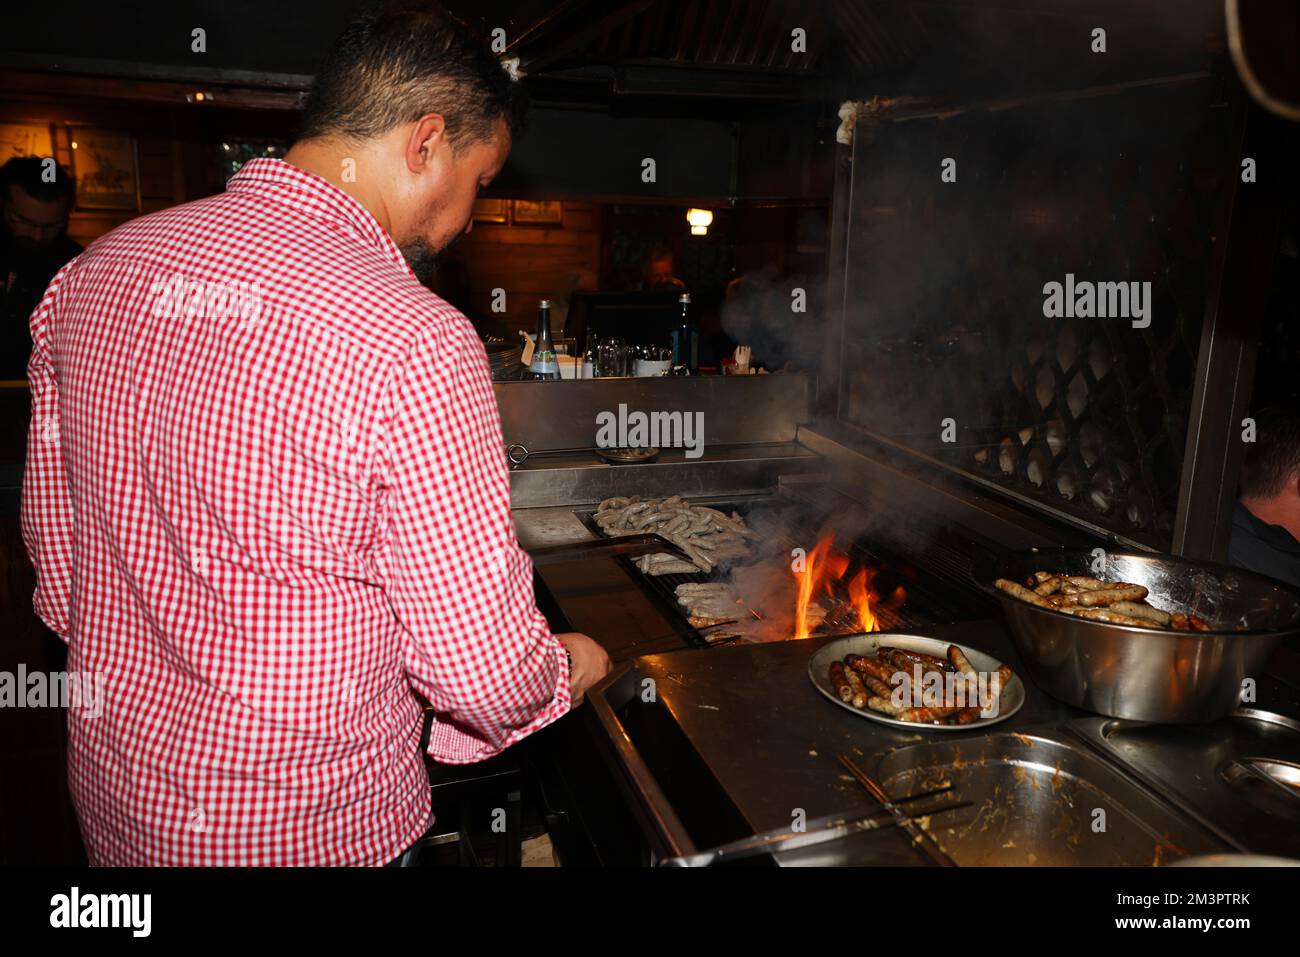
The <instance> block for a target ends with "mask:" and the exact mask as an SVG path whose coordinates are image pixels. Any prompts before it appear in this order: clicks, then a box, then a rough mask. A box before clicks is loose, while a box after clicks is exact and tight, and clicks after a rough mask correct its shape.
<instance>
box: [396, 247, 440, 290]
mask: <svg viewBox="0 0 1300 957" xmlns="http://www.w3.org/2000/svg"><path fill="white" fill-rule="evenodd" d="M401 250H402V256H403V258H405V259H406V264H407V265H408V266H410V267H411V272H413V273H415V278H416V279H418V280H420V282H421V283H428V282H429V280H431V279H432V278H433V275H434V273H436V272H437V271H438V262H439V260H440V259H442V254H443V253H445V252H446V251H447V247H445V246H444V247H443V248H442V249H434V248H433V244H432V243H431V242H429V241H428V240H427V239H425V238H424V237H423V236H421V237H420V238H419V239H415V240H412V241H411V242H409V243H407V244H406V245H405V246H402V247H401Z"/></svg>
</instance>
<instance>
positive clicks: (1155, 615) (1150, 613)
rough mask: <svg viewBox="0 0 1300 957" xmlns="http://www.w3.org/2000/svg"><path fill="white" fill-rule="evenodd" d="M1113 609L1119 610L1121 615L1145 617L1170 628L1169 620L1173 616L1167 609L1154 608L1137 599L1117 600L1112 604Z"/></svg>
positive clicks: (1111, 608)
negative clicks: (1136, 600)
mask: <svg viewBox="0 0 1300 957" xmlns="http://www.w3.org/2000/svg"><path fill="white" fill-rule="evenodd" d="M1110 610H1111V611H1117V612H1119V613H1120V614H1121V615H1128V616H1129V617H1131V618H1145V619H1146V620H1147V621H1154V622H1155V623H1156V624H1157V625H1160V626H1162V627H1165V628H1168V627H1169V622H1170V620H1171V619H1172V618H1173V616H1172V615H1170V614H1169V612H1167V611H1161V610H1160V609H1159V608H1152V607H1151V606H1150V605H1145V604H1139V603H1137V602H1135V601H1117V602H1115V603H1114V604H1112V605H1111V606H1110Z"/></svg>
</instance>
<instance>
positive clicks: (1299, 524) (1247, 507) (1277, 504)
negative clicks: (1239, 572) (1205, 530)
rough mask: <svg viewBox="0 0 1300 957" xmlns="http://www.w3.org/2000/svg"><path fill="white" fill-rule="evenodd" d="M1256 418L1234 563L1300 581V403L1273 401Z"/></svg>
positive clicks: (1235, 522) (1244, 469) (1231, 548)
mask: <svg viewBox="0 0 1300 957" xmlns="http://www.w3.org/2000/svg"><path fill="white" fill-rule="evenodd" d="M1254 418H1255V441H1254V442H1247V443H1246V445H1245V451H1244V454H1243V457H1242V464H1241V482H1240V488H1239V497H1238V500H1237V507H1236V511H1235V513H1234V514H1233V519H1232V535H1231V537H1230V539H1229V541H1228V564H1230V565H1234V566H1236V567H1238V568H1245V569H1247V570H1249V571H1253V572H1259V573H1260V574H1261V575H1268V576H1269V577H1270V578H1276V579H1278V580H1279V581H1284V582H1287V583H1289V584H1291V585H1296V586H1300V405H1297V404H1296V403H1295V402H1290V401H1288V402H1286V403H1281V404H1276V405H1272V406H1269V407H1267V408H1265V409H1262V410H1261V411H1260V412H1259V413H1257V414H1256V415H1255V417H1254Z"/></svg>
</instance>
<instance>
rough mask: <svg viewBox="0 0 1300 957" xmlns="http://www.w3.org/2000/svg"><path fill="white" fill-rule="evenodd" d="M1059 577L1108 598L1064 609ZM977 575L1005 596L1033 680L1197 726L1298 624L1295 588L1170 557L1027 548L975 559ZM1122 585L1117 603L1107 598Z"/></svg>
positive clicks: (1230, 702) (1140, 716)
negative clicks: (1055, 592)
mask: <svg viewBox="0 0 1300 957" xmlns="http://www.w3.org/2000/svg"><path fill="white" fill-rule="evenodd" d="M1043 573H1046V578H1044V574H1043ZM1051 578H1056V579H1057V580H1058V581H1059V580H1066V579H1071V578H1073V579H1077V580H1078V581H1079V587H1080V588H1081V589H1083V588H1085V587H1087V588H1092V589H1096V590H1098V591H1100V589H1099V588H1098V586H1099V585H1101V584H1102V583H1103V582H1104V583H1105V585H1106V589H1107V590H1108V592H1111V593H1112V594H1108V595H1103V596H1097V597H1096V601H1095V602H1094V601H1093V599H1092V598H1090V599H1087V601H1088V602H1089V604H1090V607H1088V608H1087V609H1081V608H1079V607H1075V606H1071V607H1070V609H1069V610H1066V611H1062V610H1060V609H1059V608H1057V607H1052V606H1051V604H1050V601H1070V600H1071V599H1070V598H1065V597H1061V596H1058V597H1057V598H1052V594H1051V589H1052V588H1053V585H1054V583H1053V582H1052V581H1050V580H1049V579H1051ZM975 580H976V581H977V582H978V583H979V585H980V586H981V587H982V588H984V589H985V590H986V591H988V592H989V593H990V594H992V595H993V596H994V597H995V598H997V599H998V600H999V601H1000V602H1001V604H1002V609H1003V611H1004V612H1005V613H1006V618H1007V624H1008V625H1009V627H1010V630H1011V636H1012V638H1013V639H1014V640H1015V643H1016V647H1017V648H1018V650H1019V651H1020V654H1021V656H1022V657H1023V658H1024V661H1025V668H1026V670H1027V671H1028V672H1029V676H1030V677H1031V678H1032V679H1033V680H1034V682H1035V683H1036V684H1037V685H1039V686H1040V687H1041V688H1042V689H1043V690H1044V691H1046V692H1047V693H1048V694H1050V695H1052V696H1053V697H1055V698H1058V699H1060V700H1061V701H1064V702H1066V703H1067V704H1071V705H1074V706H1075V707H1079V708H1085V709H1087V710H1088V711H1094V712H1097V713H1098V714H1104V715H1109V716H1110V717H1114V718H1128V719H1131V720H1135V721H1150V722H1156V723H1161V724H1198V723H1206V722H1210V721H1217V720H1218V719H1219V718H1223V717H1226V716H1227V715H1228V714H1230V713H1231V712H1232V711H1233V710H1234V709H1235V708H1237V706H1238V703H1239V701H1240V699H1241V692H1242V689H1243V682H1244V681H1245V679H1247V678H1254V679H1256V680H1258V679H1259V678H1260V677H1261V673H1262V670H1263V668H1264V665H1265V663H1266V662H1267V661H1268V658H1269V657H1270V655H1272V653H1273V650H1274V649H1275V648H1276V647H1277V645H1278V643H1279V642H1280V641H1281V640H1282V639H1283V638H1284V637H1286V636H1287V635H1290V634H1295V633H1297V632H1300V591H1298V590H1297V589H1294V588H1292V587H1291V586H1289V585H1285V584H1283V583H1282V582H1279V581H1275V580H1273V579H1271V578H1266V577H1265V576H1263V575H1257V574H1255V573H1254V572H1248V571H1243V570H1241V569H1236V568H1230V567H1228V566H1226V565H1216V564H1211V563H1209V562H1196V561H1187V560H1184V559H1180V558H1174V557H1172V556H1168V555H1159V554H1154V553H1141V552H1104V553H1103V552H1101V550H1093V551H1088V550H1082V549H1080V550H1069V549H1031V550H1029V551H1024V552H1016V553H1012V554H1009V555H1005V556H1003V557H1001V558H989V559H987V560H985V561H984V562H981V563H979V564H978V565H977V567H976V569H975ZM1087 582H1091V584H1090V585H1088V584H1087ZM1012 585H1014V586H1015V587H1014V588H1012V587H1011V586H1012ZM1055 587H1056V588H1058V590H1059V588H1060V587H1061V585H1060V584H1059V583H1057V584H1056V585H1055ZM1066 587H1073V586H1066ZM1115 591H1119V592H1120V594H1119V596H1118V597H1119V598H1120V599H1122V600H1121V601H1114V600H1111V599H1112V597H1113V592H1115ZM1044 592H1046V594H1044ZM1080 593H1082V592H1075V593H1074V594H1075V595H1076V596H1077V595H1078V594H1080ZM1031 596H1036V597H1031ZM1121 609H1122V610H1121ZM1130 612H1131V613H1132V614H1130ZM1084 616H1088V617H1084ZM1138 616H1143V617H1138ZM1162 620H1163V623H1162ZM1189 622H1190V625H1189V624H1188V623H1189ZM1179 626H1181V627H1183V628H1187V629H1188V630H1175V629H1176V628H1177V627H1179Z"/></svg>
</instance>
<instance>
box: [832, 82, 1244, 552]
mask: <svg viewBox="0 0 1300 957" xmlns="http://www.w3.org/2000/svg"><path fill="white" fill-rule="evenodd" d="M1209 86H1210V85H1209V84H1208V83H1202V84H1197V85H1195V86H1192V87H1184V88H1180V89H1177V90H1164V91H1145V92H1139V93H1128V94H1124V95H1122V96H1116V97H1108V98H1102V99H1096V100H1089V101H1082V102H1078V103H1074V104H1068V105H1059V104H1058V105H1054V106H1052V107H1051V108H1034V109H1023V108H1022V109H1018V110H1008V111H1005V112H1001V113H977V114H975V113H973V114H967V115H964V116H960V117H956V118H951V119H948V120H942V121H940V120H915V121H908V122H894V123H882V124H879V125H877V126H876V127H875V128H874V130H869V129H866V128H865V127H864V126H859V132H858V144H857V146H856V148H855V160H854V164H855V166H854V182H853V209H852V218H851V223H850V246H849V269H848V277H847V280H848V284H847V288H848V297H849V308H848V311H847V315H846V325H845V348H844V351H843V358H842V361H843V363H844V368H843V375H842V376H841V380H840V381H841V389H842V392H841V397H840V399H841V401H840V408H841V411H842V414H843V415H844V416H845V417H846V418H847V419H848V420H850V421H852V422H854V423H855V424H859V425H862V426H864V427H866V428H869V429H871V430H872V431H875V432H878V433H881V434H884V435H887V436H890V437H891V438H893V439H895V440H896V441H899V442H901V443H903V444H905V445H908V446H910V447H912V448H915V449H917V450H918V451H923V452H925V453H927V454H929V455H933V456H937V457H939V458H941V459H942V460H944V461H945V462H947V463H949V464H951V465H952V466H954V467H956V468H959V469H962V470H965V471H969V472H973V473H977V474H979V475H981V476H984V477H986V478H989V479H992V480H994V481H996V482H998V483H1000V484H1002V485H1004V486H1006V487H1008V488H1011V489H1015V490H1016V491H1018V492H1021V493H1023V494H1025V495H1028V496H1030V497H1032V498H1035V499H1037V500H1040V501H1042V502H1044V503H1049V504H1051V505H1052V506H1054V507H1056V508H1059V509H1063V510H1065V511H1067V512H1070V513H1073V514H1076V515H1078V516H1080V517H1083V518H1086V519H1087V520H1089V521H1091V522H1093V523H1095V524H1098V525H1101V526H1103V527H1106V528H1109V529H1111V530H1113V531H1116V532H1119V533H1121V534H1124V535H1127V536H1129V537H1131V538H1135V539H1138V540H1141V541H1145V542H1147V543H1149V544H1151V545H1154V546H1156V547H1167V546H1168V545H1169V542H1170V538H1171V533H1172V527H1173V523H1174V517H1175V511H1176V508H1177V501H1178V484H1179V478H1180V473H1181V468H1182V459H1183V445H1184V441H1185V439H1186V433H1187V417H1188V410H1189V407H1190V400H1191V394H1192V383H1193V376H1194V370H1195V366H1196V355H1197V349H1198V344H1199V337H1200V328H1201V323H1202V321H1203V317H1204V311H1205V303H1206V292H1207V281H1208V272H1209V269H1210V268H1211V261H1212V255H1213V251H1214V244H1215V242H1216V237H1215V236H1214V228H1215V224H1216V222H1217V221H1218V219H1219V218H1220V216H1219V214H1220V211H1221V209H1222V206H1223V204H1224V203H1225V201H1226V196H1227V195H1228V191H1229V189H1230V187H1231V185H1232V178H1233V177H1235V176H1237V175H1238V171H1239V169H1240V166H1239V164H1240V157H1238V156H1237V155H1236V152H1235V139H1234V137H1233V135H1232V126H1233V118H1232V116H1231V111H1230V110H1228V109H1227V108H1224V107H1222V106H1220V105H1216V104H1214V103H1212V102H1211V91H1210V89H1209ZM868 141H869V142H868ZM945 158H952V159H955V160H956V164H957V165H956V172H957V181H956V182H955V183H945V182H942V181H941V178H940V172H941V162H942V161H943V160H944V159H945ZM1067 273H1073V274H1074V275H1075V277H1076V280H1088V281H1093V282H1121V281H1123V282H1129V281H1137V282H1142V281H1149V282H1150V283H1151V284H1152V285H1151V295H1150V319H1151V323H1150V326H1149V327H1148V328H1145V329H1137V328H1134V327H1133V326H1132V324H1131V322H1130V320H1128V319H1124V318H1108V319H1099V318H1079V319H1056V318H1052V319H1049V318H1045V317H1044V315H1043V303H1044V291H1043V286H1044V284H1045V283H1047V282H1050V281H1055V282H1060V283H1064V282H1065V281H1066V274H1067ZM946 419H952V420H954V422H955V441H952V442H948V441H944V438H945V436H944V434H943V425H942V423H943V422H944V420H946ZM946 437H948V438H952V437H953V436H952V435H951V434H950V435H949V436H946Z"/></svg>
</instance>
